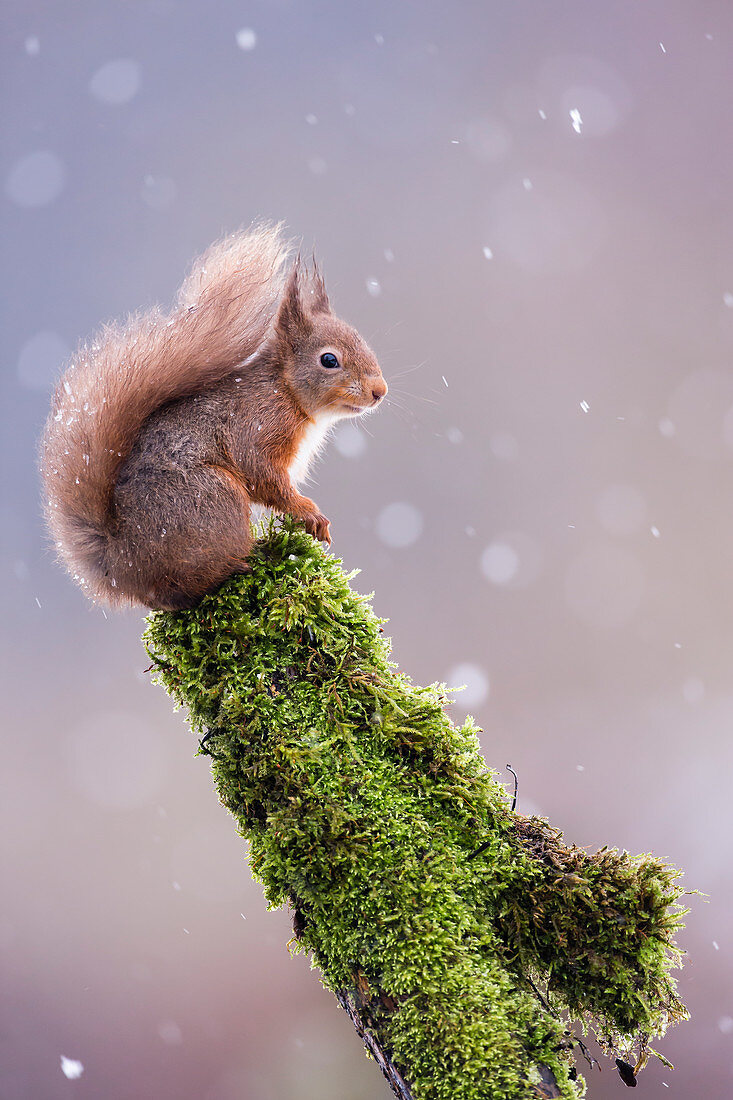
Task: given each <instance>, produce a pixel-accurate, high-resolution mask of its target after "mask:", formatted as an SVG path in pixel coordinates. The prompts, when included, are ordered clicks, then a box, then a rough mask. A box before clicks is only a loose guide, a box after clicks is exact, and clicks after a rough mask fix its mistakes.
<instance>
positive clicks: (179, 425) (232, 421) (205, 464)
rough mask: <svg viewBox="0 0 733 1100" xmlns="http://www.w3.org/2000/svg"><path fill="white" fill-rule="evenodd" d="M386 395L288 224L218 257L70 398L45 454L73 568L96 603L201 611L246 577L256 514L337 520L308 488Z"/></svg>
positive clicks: (104, 342) (117, 329) (114, 336)
mask: <svg viewBox="0 0 733 1100" xmlns="http://www.w3.org/2000/svg"><path fill="white" fill-rule="evenodd" d="M386 393H387V383H386V382H385V381H384V378H383V377H382V372H381V370H380V369H379V365H378V363H377V360H376V358H375V356H374V353H373V352H372V351H371V349H370V348H369V347H368V346H367V344H366V343H365V341H364V340H363V339H362V338H361V336H360V335H359V334H358V332H356V330H355V329H353V328H351V326H349V325H347V324H345V323H344V322H343V321H341V320H339V319H338V318H337V317H335V316H334V314H333V313H332V311H331V306H330V304H329V300H328V296H327V294H326V288H325V285H324V282H323V277H322V276H321V274H320V272H319V270H318V268H317V266H316V264H315V261H314V263H313V265H312V267H308V266H307V265H305V264H303V263H301V261H300V259H299V258H298V259H296V260H295V261H294V262H293V263H290V261H289V245H288V244H287V242H285V241H284V240H283V238H282V235H281V231H280V227H279V226H272V225H262V226H258V227H255V228H253V229H250V230H248V231H244V232H240V233H236V234H233V235H232V236H229V237H226V238H224V239H223V240H221V241H218V242H217V243H216V244H214V245H212V246H211V248H209V250H208V251H207V252H206V253H204V255H203V256H201V257H200V258H199V259H198V260H197V261H195V262H194V264H193V268H192V270H191V273H190V274H189V276H188V278H187V279H186V280H185V282H184V283H183V286H182V287H181V289H180V291H179V294H178V300H177V304H176V307H175V308H174V309H173V311H172V312H171V313H170V315H167V316H166V315H164V314H163V313H162V312H161V311H160V310H157V309H155V310H152V311H150V312H148V313H145V314H142V315H138V316H134V317H132V318H131V319H130V320H129V321H128V322H127V323H126V324H125V325H117V324H113V325H108V326H106V327H105V328H104V329H102V331H101V332H100V333H99V334H98V335H97V336H96V337H95V338H94V339H93V341H92V342H91V343H90V344H88V345H86V346H83V347H81V348H80V350H79V351H78V352H77V353H76V355H75V356H74V358H73V359H72V361H71V363H70V365H69V367H68V368H67V370H66V371H65V373H64V374H63V375H62V377H61V380H60V382H59V384H58V386H57V388H56V392H55V395H54V400H53V405H52V409H51V413H50V415H49V418H48V421H47V424H46V428H45V431H44V435H43V439H42V444H41V472H42V477H43V482H44V486H45V490H46V496H47V501H46V515H47V518H48V523H49V526H50V529H51V533H52V535H53V538H54V540H55V543H56V547H57V549H58V551H59V556H60V557H61V559H62V560H63V561H64V562H65V564H66V565H67V567H68V569H69V571H70V572H71V573H72V575H73V576H74V578H75V580H77V581H78V583H79V584H80V585H81V586H82V588H83V589H85V591H86V592H87V593H88V594H89V595H90V596H92V597H93V598H94V599H95V600H98V601H103V602H106V603H109V604H113V605H125V604H128V605H129V604H142V605H143V606H145V607H150V608H154V609H160V610H177V609H180V608H187V607H192V606H194V605H195V604H196V603H197V602H198V601H199V600H200V599H201V597H202V596H203V595H205V594H206V593H207V592H210V591H212V589H214V588H216V587H217V586H218V585H219V584H221V582H222V581H224V580H226V578H227V577H229V576H231V575H232V574H233V573H237V572H241V571H243V570H245V569H246V562H247V555H248V553H249V550H250V546H251V542H252V536H251V533H250V505H251V504H253V503H257V504H262V505H265V506H267V507H269V508H273V509H275V510H276V511H278V512H281V513H288V514H289V515H291V516H294V517H295V518H296V519H299V520H302V521H303V523H304V524H305V527H306V530H308V531H309V532H310V534H312V535H313V536H314V537H315V538H317V539H321V540H324V541H326V542H330V530H329V522H328V520H327V519H326V517H325V516H324V515H323V514H322V513H321V512H320V510H319V509H318V507H317V505H316V504H315V503H314V502H313V501H312V500H310V499H309V498H308V497H305V496H302V495H301V494H300V493H299V492H298V490H297V488H296V484H297V483H298V482H299V481H301V480H302V478H303V477H304V476H305V474H306V472H307V468H308V463H309V461H310V459H311V458H312V457H313V455H314V454H315V453H316V452H317V451H318V449H319V448H320V446H321V445H322V443H323V441H324V438H325V435H326V434H327V431H328V429H329V427H330V426H331V425H332V424H333V423H334V422H335V421H337V420H339V419H341V418H343V417H354V416H360V415H361V414H362V413H364V412H367V411H368V410H371V409H374V408H375V407H376V406H377V405H378V404H379V403H380V402H381V400H382V398H383V397H384V395H385V394H386Z"/></svg>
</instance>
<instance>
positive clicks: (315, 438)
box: [288, 415, 338, 485]
mask: <svg viewBox="0 0 733 1100" xmlns="http://www.w3.org/2000/svg"><path fill="white" fill-rule="evenodd" d="M337 419H338V417H335V416H327V415H323V416H319V417H318V419H317V420H313V421H311V423H310V424H309V425H308V427H307V428H306V430H305V432H304V433H303V438H302V439H301V441H300V443H299V445H298V449H297V451H296V452H295V458H294V459H293V461H292V462H291V463H290V466H289V467H288V473H289V474H290V480H291V481H292V482H293V484H294V485H298V484H299V483H300V482H301V481H303V480H305V478H306V477H307V476H308V467H309V466H310V464H311V462H312V461H313V459H314V458H315V457H316V455H317V454H318V453H319V451H320V450H321V449H322V448H323V445H324V444H325V442H326V439H327V437H328V433H329V431H330V429H331V428H332V427H333V425H334V424H335V423H336V420H337Z"/></svg>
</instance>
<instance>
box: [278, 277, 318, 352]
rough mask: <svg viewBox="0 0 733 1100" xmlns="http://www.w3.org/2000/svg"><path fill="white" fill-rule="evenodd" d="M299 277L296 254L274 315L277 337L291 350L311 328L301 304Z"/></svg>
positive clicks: (306, 313)
mask: <svg viewBox="0 0 733 1100" xmlns="http://www.w3.org/2000/svg"><path fill="white" fill-rule="evenodd" d="M301 278H302V276H301V267H300V256H298V258H297V259H296V261H295V263H294V264H293V267H292V269H291V271H290V274H289V275H288V277H287V279H286V281H285V288H284V290H283V296H282V298H281V299H280V305H279V307H278V311H277V316H276V317H275V333H276V334H277V338H278V340H279V341H281V342H282V343H284V344H286V345H287V347H289V348H290V349H291V350H295V349H296V348H297V347H298V346H299V345H300V344H301V343H302V341H303V340H304V339H305V337H306V336H308V335H309V334H310V332H311V330H312V328H313V325H312V324H311V321H310V319H309V317H308V311H307V310H306V308H305V306H304V304H303V295H302V290H301Z"/></svg>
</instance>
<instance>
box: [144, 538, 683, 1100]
mask: <svg viewBox="0 0 733 1100" xmlns="http://www.w3.org/2000/svg"><path fill="white" fill-rule="evenodd" d="M250 564H251V571H250V572H249V573H247V574H246V575H243V576H240V577H236V578H232V579H231V580H230V581H228V582H227V583H226V584H225V585H224V586H223V587H222V588H221V589H220V590H219V592H217V593H216V594H214V595H212V596H210V597H207V598H205V599H204V600H203V601H202V602H201V604H200V605H199V606H198V607H197V608H194V609H193V610H190V611H183V612H175V613H166V614H163V613H156V614H154V615H153V616H151V619H150V625H149V629H148V634H147V644H148V649H149V652H150V654H151V657H152V659H153V662H154V665H155V668H156V670H157V675H158V679H159V680H160V681H162V683H163V684H164V685H165V687H166V688H167V689H168V691H169V692H170V693H171V694H172V695H173V696H174V698H175V699H176V700H177V701H178V702H181V703H183V704H185V705H186V706H187V708H188V710H189V714H190V717H191V721H192V724H193V726H194V728H195V729H196V730H197V731H199V732H200V733H201V734H203V735H204V736H203V740H202V742H201V751H203V752H205V753H208V754H209V755H210V756H211V758H212V772H213V776H214V781H215V783H216V787H217V790H218V792H219V795H220V798H221V801H222V802H223V803H224V805H225V806H226V807H227V808H228V809H229V810H230V811H231V813H232V814H233V815H234V817H235V819H236V821H237V826H238V829H239V831H240V832H241V834H242V835H243V836H245V837H247V838H248V840H249V842H250V858H251V865H252V870H253V873H254V874H255V875H256V876H257V877H258V878H259V879H260V881H261V882H262V883H263V885H264V887H265V894H266V897H267V900H268V901H269V902H270V904H272V905H281V904H283V903H286V902H287V903H289V904H291V905H292V907H293V910H294V931H295V943H296V946H297V949H298V950H302V951H307V952H309V953H311V954H312V956H313V958H314V960H315V962H316V964H317V965H318V967H319V969H320V971H321V975H322V980H323V983H324V985H326V986H327V987H328V988H329V989H331V990H332V992H333V993H334V994H335V996H336V997H337V999H338V1001H339V1003H340V1004H341V1005H342V1007H343V1008H344V1010H345V1011H346V1012H347V1013H348V1015H349V1017H350V1018H351V1020H352V1022H353V1024H354V1026H355V1027H356V1030H357V1031H358V1032H359V1034H360V1035H361V1037H362V1039H363V1040H364V1042H365V1045H366V1047H367V1049H368V1050H369V1052H370V1053H371V1055H372V1056H373V1057H374V1059H375V1060H376V1061H377V1063H378V1064H379V1066H380V1068H381V1070H382V1072H383V1074H384V1076H385V1078H386V1079H387V1081H388V1082H389V1084H390V1087H391V1088H392V1091H393V1092H394V1094H395V1095H396V1096H397V1097H398V1098H399V1100H448V1098H449V1100H530V1098H531V1100H539V1098H550V1097H562V1098H564V1100H571V1098H573V1097H576V1096H578V1095H580V1089H581V1083H580V1082H579V1081H578V1080H576V1073H575V1069H574V1066H573V1064H572V1056H573V1049H574V1047H575V1046H577V1045H578V1044H579V1043H580V1041H579V1040H576V1039H575V1037H574V1035H573V1034H572V1028H571V1024H570V1023H569V1019H570V1018H571V1017H573V1016H575V1017H580V1016H582V1018H583V1021H584V1023H588V1021H589V1020H590V1019H591V1018H594V1019H595V1020H596V1033H597V1035H598V1037H599V1041H601V1042H602V1044H603V1046H604V1048H605V1049H606V1051H607V1052H609V1053H611V1054H614V1055H616V1054H619V1053H620V1054H621V1055H622V1056H623V1058H624V1060H625V1061H627V1062H629V1063H630V1064H632V1065H634V1066H636V1067H640V1066H641V1065H642V1064H643V1062H644V1061H645V1059H646V1057H647V1042H648V1039H649V1037H650V1036H651V1035H653V1034H662V1033H663V1032H664V1030H665V1028H666V1026H667V1025H668V1024H669V1023H670V1022H672V1021H674V1020H676V1019H680V1018H682V1017H683V1016H684V1015H685V1010H684V1007H683V1006H682V1004H681V1002H680V1001H679V1000H678V999H677V997H676V994H675V990H674V982H673V980H672V978H671V977H670V974H669V971H670V967H671V966H673V965H674V964H675V963H676V962H677V959H678V952H677V950H676V948H675V946H674V935H675V933H676V931H677V929H678V928H679V926H680V916H681V910H680V908H679V906H678V905H677V901H678V898H679V896H680V893H681V891H680V888H679V887H678V885H677V881H676V879H677V875H678V873H677V872H676V871H674V870H673V869H670V868H667V867H665V866H664V865H663V864H662V863H661V862H660V861H658V860H656V859H654V858H652V857H648V856H641V857H630V856H628V855H627V854H626V853H619V852H616V851H613V850H608V849H602V850H601V851H600V852H597V853H595V854H589V853H587V852H586V851H584V850H582V849H579V848H575V847H572V846H567V845H566V844H564V842H563V840H562V838H561V836H560V834H559V833H558V832H557V831H556V830H553V829H552V828H551V827H550V826H549V825H548V824H547V823H546V822H544V821H541V820H539V819H536V818H532V819H528V818H525V817H522V816H521V815H520V814H517V813H514V812H513V811H512V810H511V809H510V806H509V803H508V800H507V797H506V792H505V791H504V788H503V787H502V786H501V785H500V784H498V783H497V782H496V781H495V779H494V777H493V775H492V774H491V773H488V772H487V771H486V768H485V764H484V761H483V759H482V757H481V755H480V753H479V749H478V740H477V732H478V731H477V730H476V728H475V727H474V725H473V724H472V722H471V720H470V719H469V720H468V721H467V722H466V723H465V724H464V726H463V727H461V728H460V729H458V728H456V727H454V726H453V725H452V723H451V722H450V721H449V720H448V718H447V717H446V714H445V712H444V705H445V703H446V698H445V693H444V690H443V689H441V688H439V687H431V688H422V687H418V686H416V685H414V684H412V683H411V682H410V681H409V680H408V679H407V677H405V676H404V675H400V674H399V673H398V672H397V671H396V670H395V667H394V666H393V665H392V664H391V663H390V661H389V646H388V643H387V642H386V640H385V639H384V638H383V637H382V628H381V625H380V621H379V620H378V619H376V618H375V616H374V614H373V613H372V611H371V609H370V607H369V605H368V603H367V601H365V600H364V599H363V598H362V597H360V596H358V595H356V594H355V593H354V592H353V591H352V589H351V588H350V586H349V580H350V577H347V576H346V575H345V574H344V572H343V570H342V569H341V566H340V563H339V562H338V561H336V559H334V558H332V557H331V556H330V555H328V554H326V553H325V552H324V551H323V550H322V549H321V547H320V546H319V545H318V544H316V543H315V542H314V541H313V540H312V539H311V538H310V537H309V536H308V535H306V534H305V533H304V532H303V531H302V530H301V529H300V528H298V527H297V526H296V525H294V524H293V523H292V522H290V521H285V522H284V523H283V525H282V527H280V528H274V527H270V528H269V530H268V531H267V532H266V533H265V534H264V535H263V536H262V537H261V538H260V539H259V540H258V541H257V542H256V543H255V546H254V548H253V552H252V554H251V558H250Z"/></svg>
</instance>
